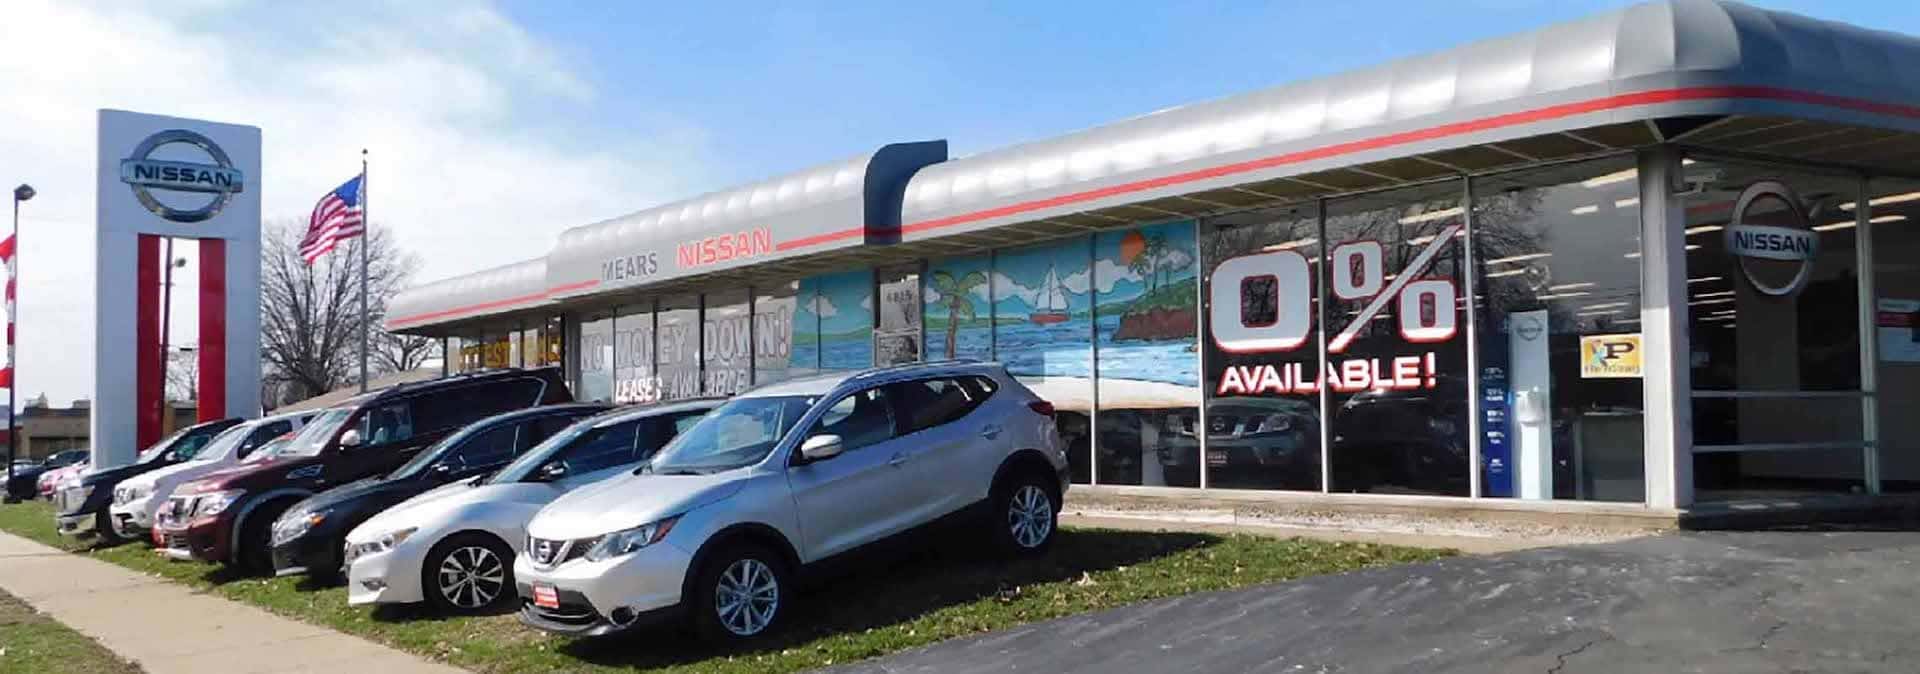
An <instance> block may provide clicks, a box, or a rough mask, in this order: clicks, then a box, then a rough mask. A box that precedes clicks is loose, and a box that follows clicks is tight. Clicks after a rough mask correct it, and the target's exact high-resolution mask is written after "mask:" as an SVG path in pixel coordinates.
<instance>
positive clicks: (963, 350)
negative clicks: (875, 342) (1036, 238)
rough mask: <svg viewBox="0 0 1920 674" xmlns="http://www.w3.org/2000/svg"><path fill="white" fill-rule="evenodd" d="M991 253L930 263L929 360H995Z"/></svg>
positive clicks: (924, 296) (926, 294)
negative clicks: (989, 280) (989, 279)
mask: <svg viewBox="0 0 1920 674" xmlns="http://www.w3.org/2000/svg"><path fill="white" fill-rule="evenodd" d="M992 263H993V258H992V256H989V255H975V256H972V257H955V258H947V259H944V260H934V261H932V262H929V263H927V276H926V279H925V282H926V283H925V287H924V288H923V289H922V290H921V293H920V296H921V301H923V302H925V303H926V309H925V313H926V329H927V344H926V351H927V360H983V361H984V360H993V297H992V292H991V290H992V285H991V284H990V283H989V282H988V278H989V274H990V273H991V272H992V268H991V265H992Z"/></svg>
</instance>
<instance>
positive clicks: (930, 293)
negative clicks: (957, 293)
mask: <svg viewBox="0 0 1920 674" xmlns="http://www.w3.org/2000/svg"><path fill="white" fill-rule="evenodd" d="M941 297H945V296H944V295H941V294H940V291H938V290H935V289H934V288H933V286H927V287H925V288H921V289H920V301H921V302H925V303H927V304H929V305H933V304H939V303H940V298H941Z"/></svg>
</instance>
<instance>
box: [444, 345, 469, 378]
mask: <svg viewBox="0 0 1920 674" xmlns="http://www.w3.org/2000/svg"><path fill="white" fill-rule="evenodd" d="M466 348H467V340H465V339H462V338H460V337H458V336H451V337H448V338H447V341H446V344H445V345H443V346H442V347H441V354H440V358H441V363H442V364H444V365H445V369H446V371H447V374H460V373H462V372H466V371H467V369H466V368H467V364H466V359H465V358H463V357H462V356H463V355H464V354H465V353H466Z"/></svg>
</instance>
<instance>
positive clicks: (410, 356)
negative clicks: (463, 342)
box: [368, 331, 441, 374]
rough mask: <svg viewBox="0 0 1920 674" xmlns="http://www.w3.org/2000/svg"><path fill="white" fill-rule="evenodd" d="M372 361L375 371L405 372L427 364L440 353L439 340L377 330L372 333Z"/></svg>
mask: <svg viewBox="0 0 1920 674" xmlns="http://www.w3.org/2000/svg"><path fill="white" fill-rule="evenodd" d="M373 341H374V344H373V362H372V363H371V364H369V365H368V367H370V368H372V369H373V370H374V371H376V372H380V373H382V374H385V373H388V372H406V371H408V370H412V369H416V368H419V367H421V366H424V365H426V364H427V361H429V360H432V359H433V358H434V357H435V356H439V355H441V354H440V340H438V339H434V338H432V337H421V336H419V335H402V334H397V333H392V332H384V331H383V332H379V333H377V334H375V335H374V340H373Z"/></svg>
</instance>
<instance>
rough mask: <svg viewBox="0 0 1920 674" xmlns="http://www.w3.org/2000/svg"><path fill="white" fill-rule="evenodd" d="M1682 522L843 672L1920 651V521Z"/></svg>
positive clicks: (1728, 667)
mask: <svg viewBox="0 0 1920 674" xmlns="http://www.w3.org/2000/svg"><path fill="white" fill-rule="evenodd" d="M1873 529H1874V528H1873V527H1858V528H1854V529H1852V530H1846V531H1775V532H1738V533H1733V532H1725V533H1722V532H1715V533H1678V534H1670V535H1661V536H1651V537H1645V538H1637V539H1632V540H1626V541H1619V542H1612V543H1601V544H1592V545H1580V546H1568V547H1559V548H1545V549H1536V550H1527V551H1521V552H1512V553H1503V554H1497V555H1489V556H1481V557H1460V558H1453V559H1447V560H1442V561H1438V562H1432V563H1424V564H1413V565H1402V566H1395V567H1390V568H1383V569H1377V570H1371V571H1364V572H1358V573H1350V574H1344V575H1338V576H1321V577H1315V578H1308V579H1304V580H1301V581H1297V582H1291V583H1283V584H1279V585H1269V586H1262V587H1256V588H1250V589H1244V590H1237V591H1230V592H1219V593H1211V594H1203V595H1193V596H1187V597H1180V598H1175V599H1169V600H1163V601H1156V602H1150V603H1145V604H1140V605H1136V606H1130V607H1126V608H1121V609H1116V610H1111V611H1105V612H1101V613H1094V614H1089V615H1083V616H1077V617H1072V618H1066V619H1062V620H1056V621H1051V622H1045V623H1039V624H1035V625H1030V626H1027V627H1023V628H1019V629H1015V630H1009V631H1005V632H998V633H992V634H987V635H983V636H980V637H975V638H968V639H961V640H955V641H950V642H946V643H942V644H938V645H935V646H932V647H929V648H926V649H922V650H919V651H911V652H907V653H903V654H900V655H897V656H894V657H890V658H883V659H880V660H874V661H869V662H865V663H861V664H859V665H856V666H852V667H848V668H845V669H843V670H840V671H846V672H888V673H898V672H1008V671H1033V672H1101V673H1103V674H1112V673H1119V672H1143V673H1144V672H1156V673H1157V672H1490V671H1491V672H1661V673H1666V672H1682V671H1688V672H1805V671H1818V672H1828V671H1844V672H1854V671H1862V672H1864V671H1914V670H1915V669H1916V668H1917V667H1920V640H1917V639H1915V635H1916V633H1920V611H1916V610H1915V609H1914V607H1915V606H1920V582H1917V581H1920V565H1917V564H1916V563H1917V562H1920V533H1916V532H1914V531H1911V530H1904V531H1903V530H1884V531H1883V530H1873Z"/></svg>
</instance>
